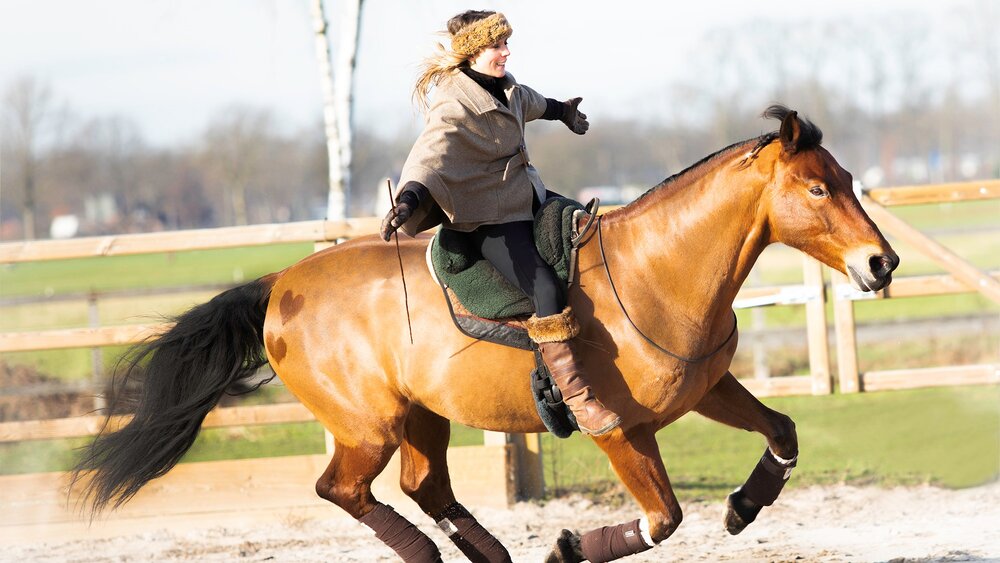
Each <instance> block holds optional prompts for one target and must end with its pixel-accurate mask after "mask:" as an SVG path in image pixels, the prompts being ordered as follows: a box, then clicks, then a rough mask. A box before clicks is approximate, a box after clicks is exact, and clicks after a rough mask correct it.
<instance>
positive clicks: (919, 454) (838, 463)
mask: <svg viewBox="0 0 1000 563" xmlns="http://www.w3.org/2000/svg"><path fill="white" fill-rule="evenodd" d="M765 403H766V404H767V405H768V406H770V407H772V408H775V409H777V410H779V411H781V412H784V413H786V414H788V415H789V416H791V417H792V418H793V419H794V420H795V423H796V428H797V432H798V436H799V443H800V450H801V451H800V455H799V465H798V468H797V469H796V470H795V474H794V476H793V478H792V481H791V482H790V485H789V486H790V487H803V486H808V485H813V484H826V483H853V484H876V485H883V486H887V485H914V484H922V483H932V484H935V485H940V486H944V487H952V488H961V487H971V486H975V485H979V484H983V483H986V482H989V481H992V480H995V479H997V477H998V472H1000V387H997V386H989V387H955V388H934V389H917V390H908V391H893V392H880V393H867V394H858V395H830V396H819V397H786V398H774V399H766V400H765ZM657 439H658V441H659V444H660V453H661V455H662V456H663V459H664V463H665V465H666V467H667V471H668V473H669V474H670V478H671V482H672V483H673V485H674V488H675V490H676V491H677V493H678V495H679V496H680V497H681V498H682V499H692V498H704V497H712V498H716V497H721V496H722V495H724V494H725V493H727V492H728V491H729V490H731V489H733V488H735V487H736V486H738V485H739V484H741V483H742V482H743V480H744V479H745V478H746V477H747V476H748V475H749V473H750V471H751V470H752V469H753V466H754V464H755V463H756V461H757V459H758V457H759V456H760V453H761V452H762V451H763V449H764V447H765V443H764V440H763V438H762V437H761V436H759V435H757V434H751V433H748V432H744V431H740V430H736V429H733V428H729V427H726V426H723V425H720V424H718V423H715V422H712V421H709V420H707V419H705V418H703V417H701V416H699V415H696V414H689V415H687V416H685V417H683V418H681V419H680V420H679V421H677V422H675V423H674V424H672V425H671V426H669V427H667V428H665V429H664V430H662V431H660V433H659V434H658V435H657ZM84 443H85V440H84V439H72V440H50V441H31V442H22V443H16V444H0V473H2V474H10V473H29V472H38V471H62V470H66V469H68V468H69V467H71V465H72V460H73V455H74V454H73V451H72V448H74V447H79V446H81V445H83V444H84ZM451 444H452V446H459V445H473V444H482V432H480V431H478V430H474V429H471V428H466V427H463V426H460V425H453V431H452V441H451ZM542 448H543V460H544V463H545V479H546V483H547V486H548V488H549V493H550V494H560V493H562V492H564V491H567V490H575V491H584V492H591V493H593V492H594V491H612V493H613V494H614V495H617V496H618V497H624V492H623V490H622V488H621V486H620V485H617V480H616V478H615V477H614V474H613V472H612V471H611V469H610V466H609V463H608V461H607V459H606V458H605V457H604V455H603V454H602V453H601V452H600V450H598V449H597V447H596V446H594V444H593V443H592V442H591V441H590V440H589V439H587V438H583V437H581V436H580V435H579V434H574V436H573V437H571V438H570V439H567V440H559V439H557V438H554V437H553V436H552V435H549V434H545V435H543V437H542ZM323 451H324V446H323V432H322V430H321V428H320V427H319V425H318V424H317V423H295V424H282V425H272V426H266V427H245V428H218V429H208V430H205V431H204V432H202V433H201V435H200V436H199V438H198V441H197V443H196V444H195V446H194V447H193V448H192V449H191V451H190V452H189V453H188V454H187V456H186V457H185V459H184V461H185V462H188V461H208V460H217V459H239V458H253V457H267V456H284V455H297V454H315V453H322V452H323ZM456 478H457V477H456Z"/></svg>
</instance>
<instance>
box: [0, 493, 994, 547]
mask: <svg viewBox="0 0 1000 563" xmlns="http://www.w3.org/2000/svg"><path fill="white" fill-rule="evenodd" d="M397 508H398V509H400V512H402V513H403V514H404V515H406V516H407V517H409V518H410V519H411V520H412V521H414V522H415V523H417V524H418V525H419V526H420V528H421V529H423V530H424V531H425V532H426V533H427V534H429V535H430V536H431V538H433V539H434V541H435V542H437V544H438V545H439V546H440V547H441V549H442V552H443V554H444V559H445V561H463V560H464V559H462V557H461V554H460V553H459V552H458V550H456V549H455V548H454V547H452V544H451V542H450V541H448V540H447V539H446V538H445V536H444V535H443V534H442V533H441V532H440V531H439V530H438V529H437V528H436V527H435V526H433V524H431V523H430V522H429V521H428V519H427V518H426V517H423V516H422V515H420V514H418V513H416V512H415V511H413V510H411V509H410V507H408V506H400V507H397ZM683 508H684V522H683V524H682V525H681V527H680V528H679V529H678V530H677V532H676V533H675V534H674V535H673V536H672V537H671V538H670V539H668V540H667V541H665V542H663V543H662V544H661V545H659V546H658V547H656V548H654V549H652V550H650V551H647V552H645V553H643V554H640V555H638V556H635V557H633V558H631V559H626V560H627V561H636V562H639V561H750V562H797V561H808V562H812V561H886V562H890V561H891V562H897V563H901V562H904V561H905V562H913V561H920V562H923V561H998V562H1000V483H993V484H990V485H987V486H984V487H979V488H975V489H966V490H962V491H947V490H942V489H937V488H933V487H919V488H895V489H888V490H886V489H878V488H859V487H850V486H834V487H823V488H820V487H813V488H807V489H801V490H794V489H793V490H789V491H786V492H785V493H784V494H783V495H782V497H781V498H780V499H779V500H778V502H777V503H776V504H775V506H773V507H771V508H769V509H765V510H764V512H763V513H761V515H760V517H759V518H758V519H757V521H756V522H755V523H754V524H752V525H751V526H750V527H749V528H748V529H747V530H746V531H744V532H743V533H742V534H741V535H739V536H735V537H733V536H730V535H728V534H727V533H726V532H725V531H724V530H723V528H722V514H723V509H724V505H723V504H722V502H720V501H713V502H695V503H687V504H685V505H684V506H683ZM334 510H335V509H333V508H331V516H330V517H329V518H302V517H296V516H295V515H292V514H286V515H284V516H281V517H278V518H275V520H274V521H272V522H261V523H258V524H253V525H244V526H232V527H230V526H226V525H225V523H224V522H220V523H219V525H218V526H215V527H201V528H197V529H196V528H194V527H187V528H189V529H177V528H176V527H175V528H173V529H164V530H160V531H157V532H153V533H145V534H140V535H132V536H124V537H116V538H109V539H102V540H85V541H69V542H61V541H58V540H53V541H49V542H46V543H44V544H37V543H36V544H32V545H21V546H14V547H7V548H5V549H4V553H0V560H3V561H12V562H18V563H25V562H29V561H51V562H60V563H62V562H81V563H82V562H90V561H233V560H239V561H279V562H281V561H345V562H370V561H396V560H397V559H395V557H394V555H393V554H392V552H391V551H389V549H388V548H386V547H384V546H383V545H382V544H381V543H379V542H378V541H377V540H375V538H374V537H373V536H372V535H371V533H370V532H369V531H368V529H367V528H366V527H363V526H361V525H360V524H357V523H356V522H354V521H353V520H350V519H349V518H345V517H341V516H338V515H336V513H335V512H334ZM473 512H474V513H475V514H476V516H477V517H478V518H479V519H480V521H482V522H483V523H484V524H485V525H486V526H487V527H488V528H489V529H491V530H492V531H493V532H494V534H495V535H496V536H497V537H498V538H500V540H501V541H503V542H504V544H505V545H506V546H507V548H508V549H509V550H510V552H511V555H512V556H513V558H514V561H540V560H542V559H543V558H544V557H545V554H547V553H548V551H549V547H550V544H551V543H552V541H553V540H554V539H555V538H556V536H557V535H558V534H559V531H560V530H561V529H562V528H564V527H572V528H576V529H578V530H581V531H586V530H589V529H592V528H595V527H599V526H603V525H609V524H617V523H619V522H624V521H627V520H631V519H633V518H635V517H637V516H638V511H637V509H636V508H635V506H634V505H632V504H628V505H626V506H624V507H620V508H615V509H609V508H606V507H602V506H599V505H595V504H593V503H591V502H590V501H587V500H585V499H582V498H579V497H577V498H568V499H561V500H556V501H551V502H549V503H547V504H545V505H544V506H542V505H540V504H534V503H521V504H518V505H517V506H515V507H514V508H513V509H511V510H506V511H505V510H489V509H480V510H474V511H473Z"/></svg>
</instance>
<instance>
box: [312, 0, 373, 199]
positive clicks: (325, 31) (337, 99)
mask: <svg viewBox="0 0 1000 563" xmlns="http://www.w3.org/2000/svg"><path fill="white" fill-rule="evenodd" d="M362 3H363V0H348V1H346V2H344V3H343V7H342V10H343V16H344V17H343V22H344V25H343V26H341V27H342V32H343V35H342V36H341V40H340V44H339V51H338V52H339V56H338V58H337V72H336V76H334V73H333V67H332V65H331V63H330V39H329V34H330V27H329V25H328V24H327V20H326V14H325V12H324V9H323V0H312V14H313V21H314V23H315V26H314V28H315V36H316V55H317V58H318V60H319V71H320V81H321V83H322V87H323V119H324V122H325V124H326V137H327V153H328V155H329V161H330V164H329V166H330V192H329V197H328V200H327V219H343V218H345V217H346V216H347V215H348V214H349V210H348V208H349V202H350V199H351V197H350V194H351V156H352V155H351V144H352V130H353V105H354V68H355V65H356V61H357V59H356V56H357V49H358V35H359V34H358V30H359V28H360V27H361V5H362ZM335 78H336V80H334V79H335Z"/></svg>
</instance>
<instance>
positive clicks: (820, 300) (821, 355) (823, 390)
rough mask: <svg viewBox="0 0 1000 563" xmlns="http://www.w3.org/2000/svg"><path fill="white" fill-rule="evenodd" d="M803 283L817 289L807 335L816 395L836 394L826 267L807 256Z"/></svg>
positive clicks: (810, 305)
mask: <svg viewBox="0 0 1000 563" xmlns="http://www.w3.org/2000/svg"><path fill="white" fill-rule="evenodd" d="M802 273H803V277H804V279H803V283H804V284H805V285H806V287H811V288H814V291H815V298H814V299H811V300H809V301H808V302H807V303H806V335H807V338H808V340H809V373H811V374H812V393H813V395H829V394H830V393H832V392H833V385H832V383H831V381H830V344H829V342H828V341H827V338H826V286H825V284H824V283H823V265H822V264H820V263H819V262H818V261H816V260H815V259H813V258H811V257H809V256H804V257H803V264H802Z"/></svg>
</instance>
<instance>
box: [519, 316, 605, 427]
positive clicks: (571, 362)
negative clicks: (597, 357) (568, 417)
mask: <svg viewBox="0 0 1000 563" xmlns="http://www.w3.org/2000/svg"><path fill="white" fill-rule="evenodd" d="M527 327H528V336H530V337H531V339H532V340H533V341H535V342H536V343H537V344H538V350H539V351H540V352H541V353H542V360H543V361H544V362H545V365H546V366H547V367H548V368H549V372H550V373H551V374H552V379H553V380H554V381H555V382H556V386H558V387H559V391H561V392H562V396H563V402H565V403H566V406H568V407H569V409H570V411H572V412H573V416H574V417H576V423H577V425H578V426H579V427H580V431H581V432H583V433H584V434H591V435H593V436H600V435H601V434H606V433H608V432H610V431H612V430H614V429H615V428H616V427H617V426H618V425H619V424H621V421H622V419H621V417H619V416H618V415H617V414H615V413H613V412H611V411H610V410H608V409H607V408H606V407H605V406H604V405H603V404H601V401H599V400H598V399H597V397H595V396H594V392H593V390H592V389H591V388H590V385H589V384H588V383H587V380H586V377H585V375H584V372H583V366H581V365H580V362H579V354H578V353H577V352H576V350H575V343H574V340H573V339H574V338H575V337H576V335H578V334H579V333H580V324H579V323H578V322H577V320H576V316H575V315H573V310H572V309H571V308H569V307H566V308H565V309H563V312H562V313H559V314H556V315H550V316H548V317H538V316H535V315H532V316H531V318H530V319H528V321H527Z"/></svg>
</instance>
